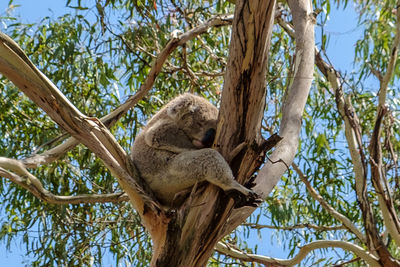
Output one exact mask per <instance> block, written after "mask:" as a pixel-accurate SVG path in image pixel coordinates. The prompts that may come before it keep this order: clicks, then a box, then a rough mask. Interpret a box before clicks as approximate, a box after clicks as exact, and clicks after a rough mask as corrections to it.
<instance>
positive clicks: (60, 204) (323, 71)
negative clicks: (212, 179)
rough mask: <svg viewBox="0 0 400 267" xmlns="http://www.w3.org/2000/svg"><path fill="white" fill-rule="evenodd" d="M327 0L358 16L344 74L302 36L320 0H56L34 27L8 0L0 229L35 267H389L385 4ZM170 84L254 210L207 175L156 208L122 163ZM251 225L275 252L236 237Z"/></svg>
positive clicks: (394, 46) (388, 4) (390, 127)
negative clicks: (193, 108)
mask: <svg viewBox="0 0 400 267" xmlns="http://www.w3.org/2000/svg"><path fill="white" fill-rule="evenodd" d="M336 2H337V5H338V6H341V7H343V8H349V5H350V4H354V5H355V6H356V10H357V12H358V13H359V15H360V25H362V27H364V28H365V32H364V33H365V35H364V36H363V38H362V39H360V40H359V41H358V42H357V44H356V46H355V67H356V69H357V72H354V73H351V74H349V75H350V76H345V74H344V73H340V72H339V71H338V70H336V69H335V66H333V65H332V64H331V63H330V60H329V55H327V54H326V52H325V50H326V47H327V46H328V45H329V42H328V41H327V40H328V39H329V38H328V37H329V36H326V35H324V34H322V37H321V38H320V40H321V42H320V43H319V45H318V46H316V45H315V42H314V27H315V26H316V27H321V28H322V29H323V27H324V24H325V23H326V21H327V19H328V15H329V13H330V9H331V3H330V2H329V1H313V2H311V1H308V0H302V1H288V3H286V2H285V3H284V2H281V1H279V2H278V3H276V2H275V1H266V0H260V1H208V2H202V1H130V0H126V1H122V0H120V1H117V0H109V1H87V2H85V3H82V2H81V1H76V2H75V1H71V0H67V1H66V6H67V7H69V10H70V12H68V13H67V14H65V15H62V16H59V17H57V18H50V17H46V18H43V20H42V21H41V22H40V23H38V24H23V23H21V22H19V21H20V19H19V18H14V17H13V15H12V14H13V13H12V9H13V8H15V7H14V6H13V1H10V3H9V10H8V11H7V12H8V13H6V14H4V15H3V16H2V17H1V19H2V22H3V29H2V31H3V32H4V33H1V34H0V73H2V74H3V76H2V77H1V84H0V88H1V91H0V94H1V98H0V101H1V102H0V118H1V119H0V131H1V135H0V138H1V142H0V147H1V149H0V153H1V154H0V177H2V178H3V179H0V190H1V192H2V195H1V198H0V201H1V204H2V205H1V207H2V212H3V213H4V214H5V215H6V216H5V218H3V219H1V232H0V237H1V238H3V239H6V240H7V244H10V243H11V242H13V239H14V240H15V239H16V238H17V237H22V242H24V243H25V244H26V248H27V250H28V252H29V254H30V255H31V256H33V260H32V262H30V263H29V264H33V265H35V266H39V265H52V266H53V265H56V266H59V265H61V266H63V265H68V266H69V265H96V266H97V265H101V264H102V263H104V257H108V256H109V255H110V254H111V255H114V256H115V259H116V262H117V263H118V264H122V263H123V262H125V263H126V264H133V265H134V266H148V265H152V266H205V265H207V264H208V265H210V266H219V265H220V264H222V263H224V264H226V265H228V266H230V265H235V264H237V263H238V262H241V263H242V264H243V265H250V264H252V263H254V264H259V265H265V266H277V265H278V266H280V265H282V266H291V265H294V264H297V263H300V262H301V261H302V260H303V259H304V258H305V259H306V260H305V261H303V263H304V262H305V263H304V264H305V265H310V264H311V263H313V264H317V263H321V262H322V263H321V264H325V265H326V264H332V263H338V262H340V263H348V264H353V265H357V266H358V265H363V264H365V263H366V264H368V265H372V266H398V265H399V262H398V260H397V257H398V254H399V250H398V248H399V240H400V235H399V231H400V224H399V220H398V216H397V209H398V199H399V198H398V195H399V192H398V190H399V186H398V184H399V181H398V179H399V178H398V177H399V175H398V161H397V159H398V155H399V148H400V143H399V141H398V140H399V137H400V136H399V121H398V112H399V102H398V99H396V97H395V95H396V93H397V92H398V91H399V88H398V87H396V82H397V81H398V75H399V73H400V70H399V67H398V66H399V64H396V62H397V61H396V60H397V50H398V47H399V42H400V41H399V40H400V33H399V31H400V17H399V16H400V15H399V13H400V12H397V11H398V8H399V6H400V2H398V1H397V2H395V1H393V0H391V1H385V2H384V3H381V1H367V2H365V1H360V2H357V1H354V3H353V2H351V3H350V2H348V1H336ZM313 10H314V11H313ZM322 33H324V31H322ZM6 34H7V35H6ZM371 75H373V76H374V77H376V79H377V81H378V82H379V90H378V89H377V88H372V89H371V88H368V87H367V86H366V84H368V83H369V81H371V79H374V78H373V77H371ZM313 81H314V82H313ZM310 89H312V90H311V92H310V91H309V90H310ZM186 91H190V92H194V93H197V94H200V95H203V96H205V97H207V98H209V99H210V101H211V102H214V103H215V104H217V105H218V106H219V109H220V115H219V124H218V129H217V137H216V140H215V143H214V148H215V149H217V150H218V151H219V152H220V153H221V154H222V155H223V156H224V157H225V159H226V160H227V161H228V163H229V164H230V166H231V168H232V171H233V173H234V174H235V177H236V179H237V180H238V181H239V182H240V183H242V184H249V183H251V184H253V185H254V187H253V188H254V190H255V191H256V192H257V193H258V194H259V195H260V196H261V197H262V198H264V199H266V201H265V203H263V204H262V205H261V207H260V208H259V209H257V210H256V212H254V211H255V208H253V207H244V208H240V209H234V208H233V201H232V200H231V199H229V198H228V197H227V196H225V194H224V193H223V192H220V191H219V190H218V189H217V188H215V187H214V186H212V185H204V186H200V185H199V186H196V187H195V188H194V189H193V192H192V193H191V195H190V197H189V198H188V199H187V201H186V202H185V203H184V204H183V205H182V206H181V207H179V208H177V209H174V210H164V209H163V208H162V207H161V206H160V205H159V203H158V202H157V199H156V197H155V196H154V195H153V193H152V192H151V191H150V190H149V189H148V187H147V186H146V184H145V183H144V182H143V181H142V180H141V178H140V175H139V174H138V173H137V172H136V169H135V166H134V165H133V164H132V163H131V162H130V160H129V156H128V154H127V151H129V147H130V145H131V144H132V143H133V140H134V138H135V135H136V134H137V133H138V131H139V130H140V127H141V126H143V125H144V124H145V122H146V121H147V120H148V118H149V117H151V116H152V114H154V113H155V111H156V110H158V109H159V108H160V107H161V106H162V105H163V104H165V103H166V102H167V101H168V100H170V99H171V98H172V97H174V96H176V95H178V94H180V93H183V92H186ZM302 125H303V126H304V127H303V128H302V127H301V126H302ZM298 148H300V149H299V150H298ZM298 151H299V152H298ZM296 153H297V156H296ZM295 156H296V158H295ZM277 184H278V186H276V185H277ZM252 214H253V215H252ZM246 219H247V221H246ZM264 222H267V223H270V224H271V225H265V223H264ZM240 224H242V226H241V229H242V230H241V231H237V230H235V229H236V228H237V227H238V226H239V225H240ZM265 227H269V228H275V229H277V235H278V236H279V237H280V238H281V239H282V240H283V241H286V242H285V244H286V246H287V247H288V248H289V255H288V256H289V257H291V258H290V259H276V258H271V257H268V255H262V254H265V253H263V252H262V251H261V254H256V252H257V251H256V249H255V248H254V247H252V246H251V245H250V244H248V243H250V241H249V240H247V242H246V240H245V237H246V233H247V231H252V230H254V231H260V229H261V228H265ZM243 229H244V231H243ZM298 229H301V231H299V230H298ZM232 231H233V232H232ZM243 234H244V236H243ZM298 244H301V247H298ZM334 248H340V249H343V251H344V252H342V253H339V254H333V253H332V251H334V250H332V249H334ZM312 251H318V253H311V252H312Z"/></svg>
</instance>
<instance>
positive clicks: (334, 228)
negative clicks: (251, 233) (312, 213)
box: [242, 223, 347, 231]
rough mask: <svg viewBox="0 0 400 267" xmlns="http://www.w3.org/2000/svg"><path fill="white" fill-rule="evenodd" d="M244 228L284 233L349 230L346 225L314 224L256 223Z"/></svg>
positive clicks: (246, 224)
mask: <svg viewBox="0 0 400 267" xmlns="http://www.w3.org/2000/svg"><path fill="white" fill-rule="evenodd" d="M242 226H248V227H251V228H253V229H264V228H267V229H275V230H284V231H292V230H295V229H303V228H309V229H313V230H316V231H337V230H344V229H347V227H346V226H344V225H338V226H324V225H321V226H320V225H316V224H312V223H300V224H296V225H292V226H275V225H265V224H256V223H243V224H242Z"/></svg>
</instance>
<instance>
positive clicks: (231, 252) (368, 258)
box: [215, 240, 381, 267]
mask: <svg viewBox="0 0 400 267" xmlns="http://www.w3.org/2000/svg"><path fill="white" fill-rule="evenodd" d="M322 248H341V249H344V250H347V251H351V252H353V253H354V254H355V255H357V256H358V257H360V258H361V259H363V260H364V261H365V262H366V263H367V264H368V265H369V266H372V267H380V266H381V265H380V263H379V262H378V259H377V258H376V257H375V256H374V255H373V254H371V253H370V252H368V251H366V250H364V249H363V248H362V247H359V246H357V245H355V244H352V243H350V242H345V241H339V240H318V241H314V242H311V243H309V244H307V245H304V246H302V247H300V250H299V252H298V253H297V255H296V256H295V257H293V258H292V259H288V260H285V259H276V258H271V257H268V256H262V255H256V254H247V253H245V252H244V251H241V250H239V249H237V248H234V247H231V246H229V245H227V244H224V243H223V242H218V244H217V245H216V246H215V250H216V251H218V252H219V253H222V254H224V255H227V256H230V257H232V258H235V259H239V260H242V261H248V262H257V263H261V264H264V265H265V266H277V265H278V266H294V265H296V264H299V263H300V262H301V261H302V260H303V259H304V258H305V257H306V256H307V255H308V254H309V253H310V252H311V251H312V250H315V249H322Z"/></svg>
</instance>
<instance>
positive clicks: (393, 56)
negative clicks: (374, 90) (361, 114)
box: [378, 0, 400, 110]
mask: <svg viewBox="0 0 400 267" xmlns="http://www.w3.org/2000/svg"><path fill="white" fill-rule="evenodd" d="M395 29H396V33H395V37H394V40H393V44H392V48H391V51H390V58H389V63H388V66H387V69H386V73H385V75H384V76H383V78H382V80H380V82H381V83H380V88H379V104H378V110H379V109H381V108H382V107H383V106H384V105H385V103H386V94H387V88H388V85H389V82H390V80H391V79H392V76H393V72H394V68H395V66H396V60H397V54H398V50H399V45H400V0H397V3H396V26H395Z"/></svg>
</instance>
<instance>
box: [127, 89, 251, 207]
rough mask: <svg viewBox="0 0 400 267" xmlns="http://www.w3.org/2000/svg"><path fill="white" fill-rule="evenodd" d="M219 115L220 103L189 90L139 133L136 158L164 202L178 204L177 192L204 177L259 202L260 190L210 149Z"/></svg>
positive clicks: (229, 190)
mask: <svg viewBox="0 0 400 267" xmlns="http://www.w3.org/2000/svg"><path fill="white" fill-rule="evenodd" d="M217 118H218V109H217V108H216V107H215V106H213V105H212V104H211V103H209V102H208V101H207V100H206V99H204V98H202V97H199V96H195V95H193V94H189V93H186V94H183V95H180V96H178V97H177V98H175V99H173V100H172V101H171V102H169V103H168V104H167V105H165V106H164V107H163V108H162V109H161V110H160V111H159V112H158V113H157V114H155V115H154V116H153V118H152V119H151V120H150V121H149V122H148V124H147V125H146V126H145V127H144V128H143V130H142V131H141V132H140V133H139V135H138V136H137V137H136V140H135V142H134V144H133V146H132V160H133V162H134V163H135V165H136V167H137V168H138V170H139V173H140V175H141V176H142V178H143V179H144V180H145V181H146V182H147V183H148V185H149V186H150V188H151V189H152V190H153V192H154V193H155V196H156V197H157V198H158V200H159V201H160V203H161V204H163V205H165V206H168V207H170V206H171V205H174V204H176V203H175V202H176V196H177V194H179V193H180V192H182V191H185V190H188V189H190V188H191V187H192V186H193V185H194V184H195V183H196V182H202V181H208V182H210V183H212V184H214V185H217V186H219V187H220V188H222V189H223V190H224V191H225V192H230V193H232V192H233V193H235V194H239V198H241V199H242V200H243V199H245V201H247V202H248V201H252V202H254V201H255V198H256V195H255V193H254V192H253V191H251V190H249V189H247V188H246V187H244V186H242V185H240V184H239V183H238V182H236V181H235V180H234V177H233V175H232V171H231V169H230V167H229V165H228V164H227V162H226V161H225V160H224V158H223V157H222V156H221V154H219V153H218V152H217V151H216V150H214V149H211V148H209V147H211V145H212V143H213V141H214V136H215V129H216V126H217ZM240 205H241V206H243V205H245V204H243V203H242V204H240ZM250 205H251V204H250Z"/></svg>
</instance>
